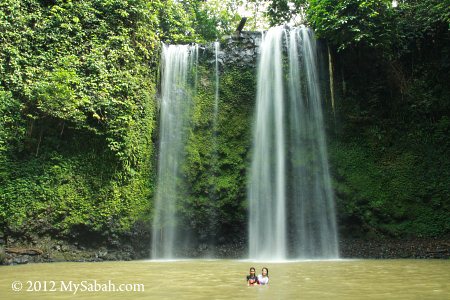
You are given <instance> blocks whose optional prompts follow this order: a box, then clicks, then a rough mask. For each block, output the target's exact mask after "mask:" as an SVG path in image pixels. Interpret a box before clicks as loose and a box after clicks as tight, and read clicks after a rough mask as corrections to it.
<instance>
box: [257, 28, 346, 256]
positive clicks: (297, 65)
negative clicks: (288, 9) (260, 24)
mask: <svg viewBox="0 0 450 300" xmlns="http://www.w3.org/2000/svg"><path fill="white" fill-rule="evenodd" d="M316 60H317V58H316V48H315V40H314V38H313V37H312V32H311V31H310V30H308V29H306V28H301V29H290V30H288V29H285V28H282V27H276V28H271V29H270V30H269V31H268V32H267V33H266V34H265V35H264V36H263V41H262V44H261V56H260V61H259V67H258V86H257V100H256V101H257V103H256V118H255V126H254V145H253V157H252V164H251V169H250V180H249V185H248V195H249V211H250V213H249V256H250V258H253V259H261V260H285V259H288V258H336V257H338V246H337V230H336V220H335V211H334V210H335V209H334V201H333V192H332V188H331V181H330V174H329V167H328V162H327V151H326V143H325V130H324V125H323V116H322V108H321V95H320V88H319V79H318V73H317V61H316ZM284 62H287V65H288V66H287V67H284V65H285V64H284Z"/></svg>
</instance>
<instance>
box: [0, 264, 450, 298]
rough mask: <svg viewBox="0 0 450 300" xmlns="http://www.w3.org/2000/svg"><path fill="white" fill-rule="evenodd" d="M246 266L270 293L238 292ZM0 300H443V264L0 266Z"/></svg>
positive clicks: (260, 289)
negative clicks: (263, 273)
mask: <svg viewBox="0 0 450 300" xmlns="http://www.w3.org/2000/svg"><path fill="white" fill-rule="evenodd" d="M251 266H255V267H256V269H257V273H258V272H260V270H261V268H262V267H263V266H266V267H268V268H269V276H270V286H268V287H264V286H255V287H247V286H246V281H245V276H246V275H247V272H248V269H249V267H251ZM77 286H78V289H76V288H77ZM114 289H115V290H116V291H113V290H114ZM119 289H122V290H123V291H119ZM15 290H17V291H15ZM95 290H97V291H95ZM126 290H128V291H126ZM0 298H1V299H111V298H115V299H119V298H120V299H144V298H145V299H450V260H340V261H302V262H289V263H260V262H249V261H232V260H213V261H208V260H189V261H173V262H155V261H133V262H104V263H54V264H30V265H19V266H5V267H0Z"/></svg>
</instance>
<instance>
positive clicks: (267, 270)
mask: <svg viewBox="0 0 450 300" xmlns="http://www.w3.org/2000/svg"><path fill="white" fill-rule="evenodd" d="M264 269H266V271H267V277H269V269H267V268H266V267H263V268H262V269H261V273H262V270H264Z"/></svg>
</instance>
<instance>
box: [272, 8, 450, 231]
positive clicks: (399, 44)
mask: <svg viewBox="0 0 450 300" xmlns="http://www.w3.org/2000/svg"><path fill="white" fill-rule="evenodd" d="M293 2H295V5H296V7H297V8H299V7H304V12H305V17H306V22H307V23H308V24H309V25H310V26H312V27H313V28H314V29H315V31H316V35H317V36H318V37H319V38H321V39H323V40H324V41H325V42H326V43H327V44H328V47H329V50H330V55H331V57H332V62H333V67H334V84H335V90H334V91H333V92H334V93H335V96H336V99H337V100H336V111H335V114H334V113H331V112H330V115H329V118H328V127H329V128H330V130H329V132H330V135H329V139H328V140H329V145H330V149H329V153H330V164H331V166H332V173H333V177H334V182H335V190H336V194H337V205H338V208H339V219H340V225H341V231H342V233H343V234H344V236H349V235H350V236H351V235H362V236H364V235H367V234H369V235H371V236H380V235H384V236H395V237H405V236H411V237H413V236H441V235H448V233H449V230H450V228H449V224H450V213H449V211H450V203H449V199H450V189H449V184H448V183H449V182H450V164H449V161H448V157H449V156H450V144H449V139H448V137H449V133H450V127H449V125H450V124H449V118H448V116H449V115H450V102H449V101H448V99H450V87H449V85H448V80H449V79H450V60H449V57H450V47H449V45H450V2H449V1H440V0H425V1H424V0H420V1H419V0H405V1H398V3H399V6H398V7H396V8H393V7H391V2H392V1H384V0H345V1H337V0H310V1H293ZM282 3H284V1H273V2H271V5H272V6H273V7H275V8H276V11H277V12H278V13H277V14H272V22H273V23H274V24H276V23H278V22H280V21H283V20H286V16H289V17H290V16H291V15H290V14H283V12H286V11H287V10H288V7H287V5H284V6H283V4H282ZM291 7H292V6H291ZM297 12H299V10H297ZM283 16H285V17H283Z"/></svg>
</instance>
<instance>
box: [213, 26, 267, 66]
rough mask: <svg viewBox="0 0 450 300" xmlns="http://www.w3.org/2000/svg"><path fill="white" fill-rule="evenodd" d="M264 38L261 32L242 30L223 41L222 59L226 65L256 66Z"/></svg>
mask: <svg viewBox="0 0 450 300" xmlns="http://www.w3.org/2000/svg"><path fill="white" fill-rule="evenodd" d="M261 40H262V33H261V32H254V31H242V32H241V33H240V34H237V35H232V36H226V37H224V38H223V39H222V41H221V43H220V44H221V48H222V50H223V52H222V53H223V57H222V61H223V64H225V65H235V66H238V67H255V66H256V61H257V58H258V54H259V51H260V45H261Z"/></svg>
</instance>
